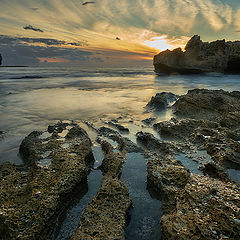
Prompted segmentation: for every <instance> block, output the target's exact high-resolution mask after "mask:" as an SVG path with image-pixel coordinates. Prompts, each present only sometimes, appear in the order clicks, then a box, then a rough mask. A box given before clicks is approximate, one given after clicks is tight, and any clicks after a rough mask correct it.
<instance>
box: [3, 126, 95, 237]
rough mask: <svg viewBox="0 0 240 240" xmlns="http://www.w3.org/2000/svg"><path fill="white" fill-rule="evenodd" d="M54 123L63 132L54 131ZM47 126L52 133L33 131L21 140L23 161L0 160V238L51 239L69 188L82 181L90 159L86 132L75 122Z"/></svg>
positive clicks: (82, 185)
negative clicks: (15, 163)
mask: <svg viewBox="0 0 240 240" xmlns="http://www.w3.org/2000/svg"><path fill="white" fill-rule="evenodd" d="M60 125H62V126H61V127H62V129H65V130H63V131H65V132H66V136H65V137H61V136H60V135H59V134H61V133H60V131H58V130H57V129H58V127H59V126H60ZM52 128H53V133H52V134H50V133H49V132H44V133H42V132H38V131H34V132H32V133H31V134H29V135H28V136H27V137H26V138H25V139H24V140H23V142H22V144H21V147H20V154H21V156H22V157H23V159H24V161H25V165H24V166H22V167H17V166H15V165H13V164H10V163H4V164H3V165H1V166H0V192H1V194H0V206H1V207H0V238H1V239H3V240H5V239H12V240H14V239H19V240H23V239H39V240H41V239H45V240H46V239H51V237H50V236H51V232H52V231H53V227H54V224H55V219H56V218H57V217H58V214H59V212H60V211H61V210H62V208H63V207H64V204H65V203H66V202H67V199H68V198H69V196H70V195H71V193H73V192H74V191H76V190H78V191H80V190H82V189H85V188H86V187H87V176H88V173H89V171H90V168H91V166H92V164H93V160H94V157H93V153H92V150H91V141H90V139H89V137H88V136H87V133H86V132H85V131H84V130H83V129H82V128H80V127H79V126H77V125H76V126H75V125H73V126H72V125H69V126H68V128H67V126H64V125H63V124H61V123H59V124H57V125H55V126H53V127H52ZM63 131H61V132H62V133H63Z"/></svg>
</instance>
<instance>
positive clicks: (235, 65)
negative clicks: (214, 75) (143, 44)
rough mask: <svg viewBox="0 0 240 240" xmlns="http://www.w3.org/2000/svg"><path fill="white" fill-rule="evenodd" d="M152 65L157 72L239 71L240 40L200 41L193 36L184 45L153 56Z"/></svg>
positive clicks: (196, 36)
mask: <svg viewBox="0 0 240 240" xmlns="http://www.w3.org/2000/svg"><path fill="white" fill-rule="evenodd" d="M153 65H154V67H155V71H156V72H157V73H166V74H171V73H178V74H195V73H203V72H221V73H239V72H240V42H239V41H235V42H231V41H229V42H226V41H225V40H217V41H214V42H210V43H208V42H202V41H201V39H200V36H198V35H195V36H193V37H192V38H191V39H190V40H189V41H188V43H187V44H186V46H185V52H183V51H182V49H181V48H176V49H174V50H172V51H170V50H166V51H162V52H160V53H159V54H158V55H155V56H154V60H153Z"/></svg>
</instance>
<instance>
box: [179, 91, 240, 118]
mask: <svg viewBox="0 0 240 240" xmlns="http://www.w3.org/2000/svg"><path fill="white" fill-rule="evenodd" d="M174 110H175V114H177V115H178V116H183V117H186V116H187V117H190V118H201V119H213V118H215V117H221V118H222V117H225V118H226V117H227V116H222V115H225V114H230V113H236V112H237V113H239V111H240V93H239V92H237V91H235V92H227V91H224V90H208V89H194V90H189V91H188V93H187V94H186V95H183V96H181V97H180V98H179V99H178V101H177V102H176V103H175V104H174ZM228 117H230V116H228Z"/></svg>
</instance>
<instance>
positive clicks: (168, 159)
mask: <svg viewBox="0 0 240 240" xmlns="http://www.w3.org/2000/svg"><path fill="white" fill-rule="evenodd" d="M189 179H190V172H189V170H187V169H186V168H185V167H184V166H183V165H182V164H181V162H179V161H177V160H174V159H173V157H172V156H170V155H166V156H164V157H160V156H156V157H155V158H152V159H149V160H148V163H147V183H148V186H150V187H152V188H153V189H155V190H156V191H158V192H160V193H161V194H164V198H165V199H166V203H167V204H168V211H169V209H170V208H172V207H174V206H175V201H176V195H177V194H178V192H179V191H180V190H181V189H183V188H184V187H185V185H186V184H187V182H188V181H189Z"/></svg>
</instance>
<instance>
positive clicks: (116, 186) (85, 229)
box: [71, 175, 131, 240]
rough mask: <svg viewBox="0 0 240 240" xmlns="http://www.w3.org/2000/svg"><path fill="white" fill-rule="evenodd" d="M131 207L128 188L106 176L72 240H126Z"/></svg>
mask: <svg viewBox="0 0 240 240" xmlns="http://www.w3.org/2000/svg"><path fill="white" fill-rule="evenodd" d="M130 207H131V200H130V198H129V193H128V189H127V187H126V186H125V185H124V184H123V183H122V182H121V181H120V180H119V179H118V178H116V177H115V178H112V177H111V176H108V175H106V176H105V177H103V179H102V183H101V186H100V189H99V191H98V193H97V195H96V197H95V198H94V199H93V200H92V201H91V202H90V204H89V205H88V207H87V208H86V209H85V211H84V213H83V215H82V217H81V219H80V223H79V227H78V229H77V231H76V232H75V233H74V235H73V236H72V237H71V240H77V239H119V240H120V239H125V232H124V229H125V227H126V225H127V215H128V211H129V209H130Z"/></svg>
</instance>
